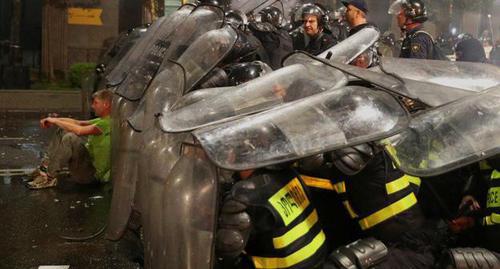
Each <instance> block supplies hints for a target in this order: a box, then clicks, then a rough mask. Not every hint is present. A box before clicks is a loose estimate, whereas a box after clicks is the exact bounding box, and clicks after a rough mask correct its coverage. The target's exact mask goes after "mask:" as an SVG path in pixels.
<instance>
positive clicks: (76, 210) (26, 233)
mask: <svg viewBox="0 0 500 269" xmlns="http://www.w3.org/2000/svg"><path fill="white" fill-rule="evenodd" d="M74 116H78V115H74ZM40 118H41V115H38V114H21V113H16V114H12V113H10V114H5V113H4V114H0V175H1V176H0V217H1V218H2V219H1V220H0V268H38V267H39V266H41V265H70V268H71V269H74V268H124V269H128V268H140V266H139V264H138V263H137V262H135V261H136V258H137V257H138V252H139V251H138V245H137V244H138V242H139V240H137V237H136V236H135V235H134V234H133V233H127V234H126V236H125V237H124V238H123V239H122V240H121V241H120V242H111V241H108V240H105V239H104V238H103V232H102V231H103V229H104V228H105V225H106V222H107V213H108V208H109V204H110V201H111V197H110V196H111V188H110V187H109V186H102V185H101V186H82V185H76V184H73V183H67V182H65V181H64V178H61V179H60V180H59V184H58V186H57V187H55V188H50V189H45V190H37V191H33V190H29V189H27V188H26V187H25V183H26V181H27V180H28V176H27V175H12V176H6V175H5V174H6V172H7V171H13V170H12V169H28V170H30V169H31V168H34V167H35V166H36V165H37V164H38V160H39V158H40V156H41V154H42V152H43V149H44V147H45V145H47V144H48V140H49V139H50V137H51V134H52V131H47V130H40V129H39V128H38V120H39V119H40Z"/></svg>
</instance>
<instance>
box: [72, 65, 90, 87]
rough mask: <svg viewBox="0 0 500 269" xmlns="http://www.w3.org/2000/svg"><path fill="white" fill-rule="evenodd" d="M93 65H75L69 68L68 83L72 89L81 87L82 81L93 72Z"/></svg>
mask: <svg viewBox="0 0 500 269" xmlns="http://www.w3.org/2000/svg"><path fill="white" fill-rule="evenodd" d="M95 67H96V64H95V63H76V64H73V65H71V66H70V68H69V76H68V78H69V82H70V83H71V86H73V87H78V88H81V87H82V80H83V79H84V78H85V77H87V76H90V75H92V74H93V73H94V72H95Z"/></svg>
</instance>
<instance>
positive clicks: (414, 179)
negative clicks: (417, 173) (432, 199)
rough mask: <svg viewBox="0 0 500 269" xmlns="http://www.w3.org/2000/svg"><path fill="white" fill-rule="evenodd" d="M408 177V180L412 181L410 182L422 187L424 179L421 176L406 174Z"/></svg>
mask: <svg viewBox="0 0 500 269" xmlns="http://www.w3.org/2000/svg"><path fill="white" fill-rule="evenodd" d="M406 177H408V181H410V183H413V184H414V185H417V186H419V187H420V184H422V180H421V179H420V178H419V177H414V176H410V175H406Z"/></svg>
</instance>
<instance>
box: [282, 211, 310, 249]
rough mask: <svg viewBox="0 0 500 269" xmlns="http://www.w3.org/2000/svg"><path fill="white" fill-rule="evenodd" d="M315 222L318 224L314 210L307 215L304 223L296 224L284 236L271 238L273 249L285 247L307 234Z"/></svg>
mask: <svg viewBox="0 0 500 269" xmlns="http://www.w3.org/2000/svg"><path fill="white" fill-rule="evenodd" d="M316 222H318V213H317V212H316V210H313V212H312V213H311V214H309V216H308V217H307V218H306V219H305V220H304V221H302V222H301V223H299V224H297V225H296V226H295V227H293V228H292V229H291V230H289V231H288V232H286V233H285V234H284V235H282V236H280V237H275V238H273V245H274V248H275V249H280V248H284V247H287V246H288V245H290V244H291V243H293V242H295V241H296V240H297V239H299V238H300V237H302V236H304V235H305V234H306V233H307V232H309V230H311V227H313V226H314V224H316Z"/></svg>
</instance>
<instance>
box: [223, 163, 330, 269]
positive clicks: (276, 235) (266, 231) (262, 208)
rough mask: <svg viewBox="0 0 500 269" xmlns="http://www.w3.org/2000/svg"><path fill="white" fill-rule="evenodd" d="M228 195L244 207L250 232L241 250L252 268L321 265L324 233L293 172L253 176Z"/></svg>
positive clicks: (306, 195) (303, 188)
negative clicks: (245, 245)
mask: <svg viewBox="0 0 500 269" xmlns="http://www.w3.org/2000/svg"><path fill="white" fill-rule="evenodd" d="M248 186H251V187H248ZM230 195H231V196H233V198H234V199H235V200H237V201H241V202H243V203H245V204H247V206H248V209H247V212H248V214H249V215H250V217H251V220H252V224H253V230H252V232H251V235H250V238H249V240H248V244H247V247H246V248H245V250H246V253H247V254H248V255H249V256H251V260H252V263H253V265H254V266H255V268H294V269H295V268H315V267H317V266H318V265H320V264H321V262H322V261H323V259H324V257H325V255H326V241H325V234H324V233H323V230H322V227H321V224H320V222H319V219H318V214H317V212H316V209H315V208H314V206H313V205H312V203H311V201H310V198H309V195H308V194H307V192H306V190H305V187H304V186H303V184H302V181H301V179H300V177H299V176H298V174H296V173H295V172H294V171H293V170H291V169H285V170H282V171H265V172H264V173H259V174H256V175H254V176H252V177H251V178H249V179H246V180H242V181H240V182H238V183H237V184H236V185H235V186H234V187H233V188H232V190H231V194H230Z"/></svg>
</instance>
